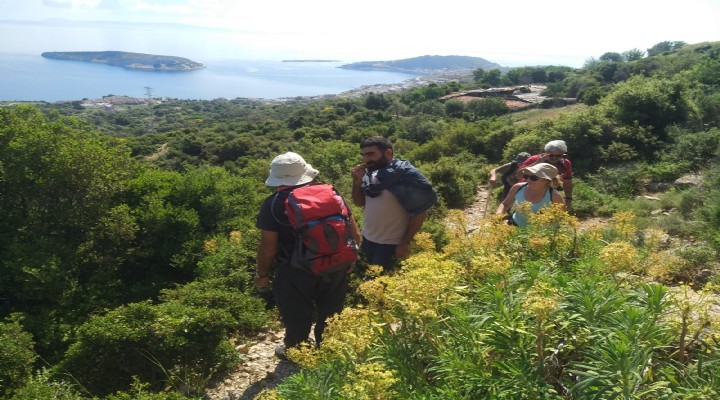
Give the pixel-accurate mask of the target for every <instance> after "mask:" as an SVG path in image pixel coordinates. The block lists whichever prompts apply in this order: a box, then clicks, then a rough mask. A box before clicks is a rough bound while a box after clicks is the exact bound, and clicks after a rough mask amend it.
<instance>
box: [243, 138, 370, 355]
mask: <svg viewBox="0 0 720 400" xmlns="http://www.w3.org/2000/svg"><path fill="white" fill-rule="evenodd" d="M317 174H318V171H317V170H316V169H314V168H313V167H312V166H311V165H310V164H308V163H306V162H305V160H304V159H303V158H302V157H301V156H300V155H298V154H296V153H292V152H288V153H285V154H281V155H279V156H277V157H275V159H273V161H272V163H271V164H270V175H269V177H268V178H267V180H266V181H265V184H266V185H267V186H270V187H273V188H275V189H276V190H275V193H273V194H272V195H270V196H268V197H267V198H266V199H265V200H264V201H263V203H262V205H261V207H260V212H259V214H258V217H257V223H256V226H257V228H259V229H260V230H261V233H260V245H259V246H258V251H257V270H256V273H255V278H254V282H255V284H256V285H257V286H258V287H266V286H268V285H269V284H270V282H269V278H270V273H271V272H274V280H273V283H272V288H273V293H274V295H275V302H276V304H277V307H278V310H279V312H280V318H281V320H282V323H283V325H284V326H285V338H284V345H285V346H284V347H282V348H278V349H276V352H275V353H276V355H278V356H279V357H284V353H285V349H288V348H291V347H294V346H297V345H299V344H301V343H304V342H308V336H309V335H310V329H311V326H312V323H313V315H316V319H315V321H314V322H315V343H316V344H318V345H319V344H320V342H321V341H322V334H323V331H324V329H325V324H326V320H327V319H328V318H329V317H331V316H332V315H334V314H337V313H339V312H341V311H342V309H343V303H344V301H345V294H346V291H347V275H348V273H349V272H350V271H351V270H352V267H353V264H354V262H355V261H356V260H357V258H358V248H357V243H358V242H359V241H360V234H359V232H358V228H357V225H356V224H355V220H354V218H353V216H352V214H351V211H350V209H349V208H348V207H347V205H346V203H345V200H344V199H343V197H342V196H341V195H340V194H339V193H338V192H337V191H336V190H335V189H334V188H333V187H332V186H331V185H327V184H313V181H314V179H315V177H316V176H317ZM273 264H274V270H273Z"/></svg>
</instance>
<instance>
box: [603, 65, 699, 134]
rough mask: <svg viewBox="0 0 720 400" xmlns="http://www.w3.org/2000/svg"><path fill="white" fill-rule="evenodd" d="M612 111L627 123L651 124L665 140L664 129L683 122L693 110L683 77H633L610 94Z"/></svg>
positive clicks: (621, 120) (619, 119)
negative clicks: (679, 78) (671, 78)
mask: <svg viewBox="0 0 720 400" xmlns="http://www.w3.org/2000/svg"><path fill="white" fill-rule="evenodd" d="M606 99H607V100H608V104H610V105H612V109H611V110H612V111H611V114H612V115H614V116H615V118H617V119H618V121H619V122H621V123H623V124H626V125H630V126H632V125H634V124H640V125H642V126H650V127H652V132H653V133H654V134H655V135H656V136H657V137H659V138H660V139H664V138H665V137H666V136H667V132H665V128H666V127H667V126H668V125H671V124H682V123H684V122H685V121H686V120H687V118H688V115H689V112H690V109H691V107H690V104H689V100H688V93H687V88H686V86H685V84H684V83H683V82H682V81H681V80H670V79H663V78H645V77H642V76H638V75H636V76H633V77H632V78H630V79H629V80H627V81H626V82H623V83H621V84H618V85H617V87H616V88H615V90H614V91H613V92H612V93H611V94H610V95H608V96H607V98H606Z"/></svg>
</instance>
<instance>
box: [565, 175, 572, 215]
mask: <svg viewBox="0 0 720 400" xmlns="http://www.w3.org/2000/svg"><path fill="white" fill-rule="evenodd" d="M563 191H564V192H565V211H570V209H571V208H572V200H573V181H572V178H570V179H566V180H564V181H563Z"/></svg>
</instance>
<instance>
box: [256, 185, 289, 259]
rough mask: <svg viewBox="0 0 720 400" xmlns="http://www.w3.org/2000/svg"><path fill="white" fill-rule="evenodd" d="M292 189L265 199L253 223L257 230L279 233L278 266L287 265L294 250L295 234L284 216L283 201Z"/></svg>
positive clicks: (276, 257)
mask: <svg viewBox="0 0 720 400" xmlns="http://www.w3.org/2000/svg"><path fill="white" fill-rule="evenodd" d="M292 189H294V188H292ZM292 189H287V190H283V191H280V192H276V193H273V194H271V195H270V196H268V197H267V198H265V200H263V202H262V205H261V206H260V213H259V214H258V217H257V221H256V222H255V226H256V227H257V228H258V229H262V230H265V231H271V232H278V233H279V244H278V252H277V255H276V256H275V259H276V261H277V262H278V264H288V263H289V260H290V255H291V254H292V251H293V249H294V248H295V234H294V232H293V230H292V228H291V227H290V221H288V217H287V215H285V199H287V197H288V194H289V193H290V191H291V190H292ZM276 196H277V198H276Z"/></svg>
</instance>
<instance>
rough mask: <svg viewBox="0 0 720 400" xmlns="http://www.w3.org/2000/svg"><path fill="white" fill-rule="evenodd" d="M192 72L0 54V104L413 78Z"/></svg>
mask: <svg viewBox="0 0 720 400" xmlns="http://www.w3.org/2000/svg"><path fill="white" fill-rule="evenodd" d="M195 61H200V62H202V63H203V64H205V68H203V69H200V70H195V71H182V72H156V71H136V70H128V69H124V68H120V67H111V66H107V65H103V64H93V63H86V62H79V61H65V60H50V59H46V58H43V57H41V56H40V55H37V56H33V55H17V54H0V101H2V100H10V101H12V100H18V101H41V100H44V101H59V100H82V99H86V98H87V99H97V98H101V97H103V96H106V95H110V94H113V95H125V96H131V97H145V95H146V93H147V91H146V89H145V88H146V87H150V88H152V94H153V96H154V97H171V98H179V99H200V100H211V99H216V98H227V99H234V98H237V97H247V98H265V99H276V98H281V97H296V96H317V95H323V94H337V93H340V92H344V91H347V90H350V89H353V88H356V87H359V86H362V85H372V84H380V83H399V82H402V81H404V80H406V79H409V78H412V77H413V75H408V74H400V73H393V72H380V71H355V70H347V69H341V68H337V66H339V65H342V64H343V63H340V62H331V63H326V62H281V61H247V60H214V61H213V60H210V61H208V60H195Z"/></svg>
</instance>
